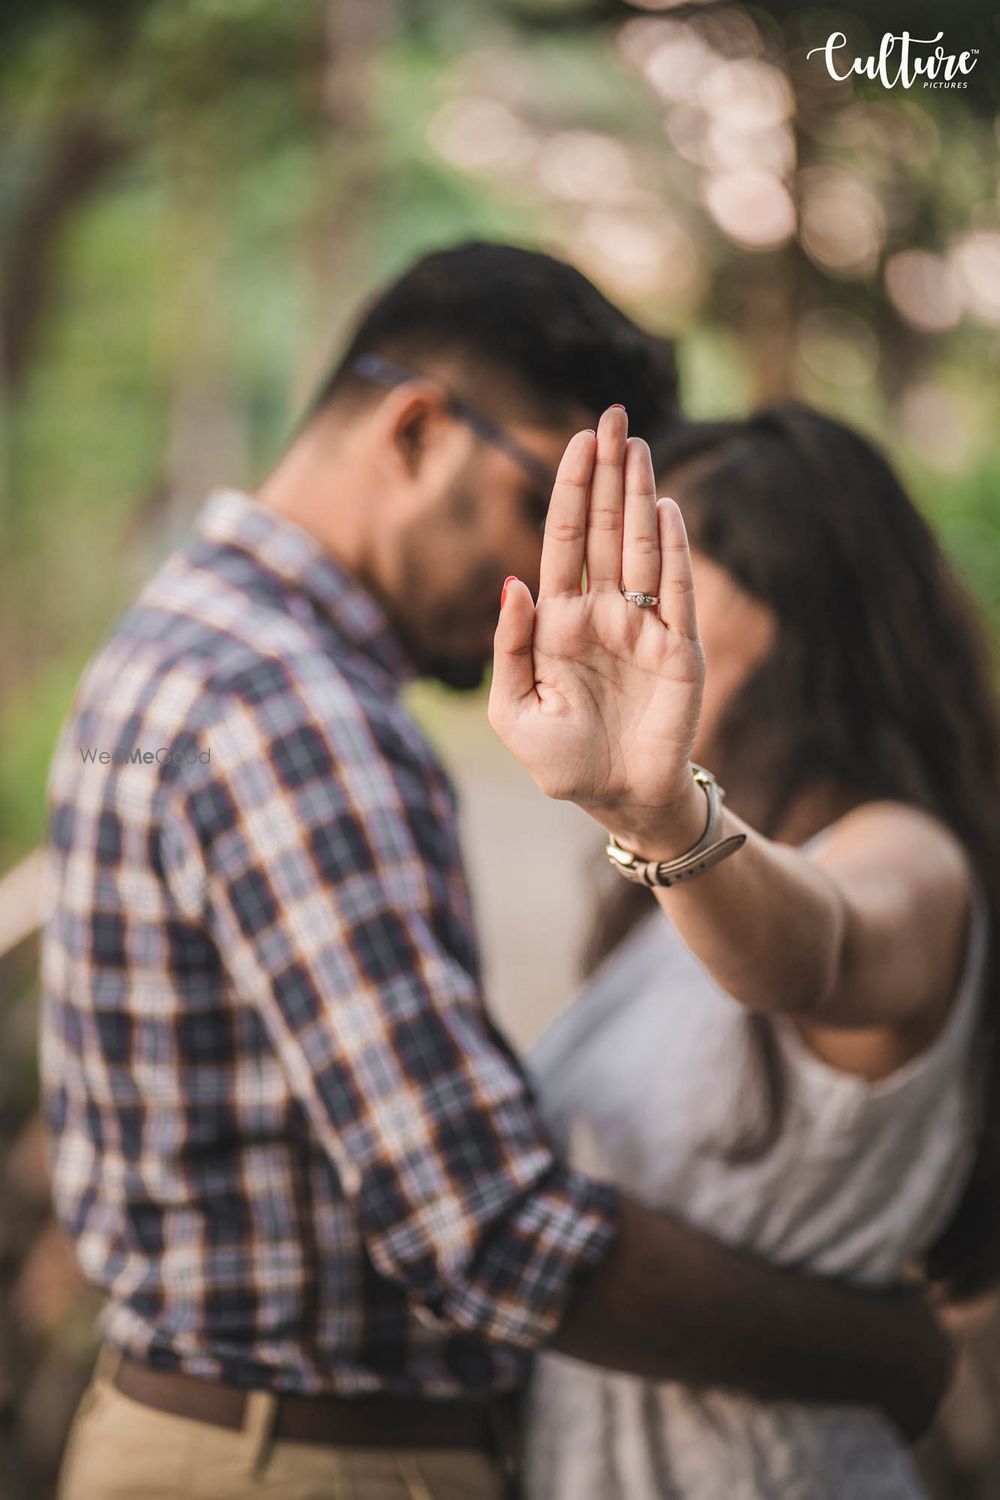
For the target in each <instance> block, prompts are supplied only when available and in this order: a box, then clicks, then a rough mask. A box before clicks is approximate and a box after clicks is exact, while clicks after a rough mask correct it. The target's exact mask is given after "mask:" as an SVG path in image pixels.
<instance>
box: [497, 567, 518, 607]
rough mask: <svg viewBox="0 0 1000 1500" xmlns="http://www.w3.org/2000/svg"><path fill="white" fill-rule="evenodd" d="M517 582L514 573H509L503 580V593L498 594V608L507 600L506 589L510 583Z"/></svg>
mask: <svg viewBox="0 0 1000 1500" xmlns="http://www.w3.org/2000/svg"><path fill="white" fill-rule="evenodd" d="M516 582H517V575H516V573H509V574H508V575H507V577H506V578H505V579H504V581H503V593H502V594H501V595H500V608H501V609H503V607H504V605H505V604H506V602H507V589H508V588H509V586H510V585H511V584H512V583H516Z"/></svg>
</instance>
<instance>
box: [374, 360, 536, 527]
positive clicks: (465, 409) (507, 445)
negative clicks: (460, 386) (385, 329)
mask: <svg viewBox="0 0 1000 1500" xmlns="http://www.w3.org/2000/svg"><path fill="white" fill-rule="evenodd" d="M353 368H354V371H355V373H356V374H358V375H360V376H361V377H362V379H364V380H373V381H374V382H375V383H376V384H377V385H382V386H385V388H386V389H387V390H390V391H391V390H395V388H396V386H399V385H405V384H406V382H407V381H408V380H418V379H420V378H421V377H420V376H419V375H417V373H416V372H415V371H414V370H406V369H404V368H403V366H402V365H397V364H395V363H394V362H393V361H392V360H391V359H383V358H382V356H381V354H361V355H359V356H358V358H357V359H356V360H355V361H354V366H353ZM445 397H446V404H447V408H448V411H449V412H450V413H451V415H452V416H453V417H454V418H455V419H456V420H457V421H459V422H462V423H464V425H465V426H466V427H468V428H469V430H470V431H471V432H474V433H475V434H476V437H477V438H479V439H480V441H481V442H484V443H488V444H489V446H490V447H491V448H496V449H497V451H498V452H500V453H505V454H506V455H507V457H508V458H512V459H513V460H514V462H515V463H516V464H517V465H518V466H519V467H520V468H521V469H522V470H523V471H524V473H525V474H527V475H528V477H529V478H530V479H532V480H533V481H534V483H535V484H537V485H539V486H540V487H541V489H542V490H543V492H544V494H545V496H546V498H547V497H548V494H549V491H550V490H551V489H552V483H553V480H554V479H555V475H554V473H553V471H552V470H551V469H550V468H549V466H548V464H547V463H546V462H545V461H544V459H541V458H539V457H538V454H537V453H532V452H531V449H530V448H526V447H525V446H524V444H523V443H519V442H518V440H517V438H516V437H514V435H513V433H510V432H508V431H507V429H506V428H505V427H501V426H500V423H499V422H494V421H493V419H492V417H488V416H487V415H486V413H485V412H483V411H480V410H479V407H478V406H473V404H472V402H471V401H466V400H465V399H464V397H462V396H456V395H455V393H454V392H453V391H447V390H446V391H445Z"/></svg>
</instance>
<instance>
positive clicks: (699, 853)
mask: <svg viewBox="0 0 1000 1500" xmlns="http://www.w3.org/2000/svg"><path fill="white" fill-rule="evenodd" d="M691 774H692V776H693V777H694V779H695V781H696V782H697V783H698V785H699V786H700V787H701V788H702V790H703V791H704V793H705V798H706V800H707V802H708V821H707V822H706V824H705V831H704V833H703V834H702V836H701V838H700V839H699V840H698V842H697V843H696V844H695V845H693V847H692V848H690V849H689V850H688V851H687V853H686V854H681V855H678V857H677V858H676V859H663V860H654V859H643V858H642V856H641V855H639V854H634V853H633V852H632V851H631V850H630V849H624V848H623V847H622V845H621V844H619V842H618V840H617V839H616V838H615V837H614V835H613V834H612V835H610V836H609V838H608V842H607V844H606V845H605V850H604V852H605V854H606V855H607V856H608V859H609V860H610V861H611V863H612V864H613V865H614V867H615V869H616V870H617V871H618V873H619V875H623V876H624V877H625V879H626V880H631V881H632V882H633V884H635V885H648V886H660V887H664V886H671V885H680V883H681V882H682V881H684V880H691V879H692V878H693V877H694V876H695V875H700V874H701V873H702V872H703V871H704V870H710V869H711V868H712V866H713V865H717V864H718V863H719V861H720V860H722V859H725V858H726V857H727V855H730V854H735V853H736V851H737V849H741V848H742V847H743V845H744V844H745V843H746V841H747V836H746V834H745V833H732V834H730V835H729V836H728V837H727V838H724V839H723V838H720V837H719V834H720V831H721V828H722V799H723V798H724V797H725V795H726V794H725V792H724V791H723V789H722V787H721V786H720V785H719V783H718V782H717V781H716V779H715V777H714V776H713V775H712V773H711V771H706V770H705V767H704V766H696V765H695V764H694V762H693V761H692V763H691Z"/></svg>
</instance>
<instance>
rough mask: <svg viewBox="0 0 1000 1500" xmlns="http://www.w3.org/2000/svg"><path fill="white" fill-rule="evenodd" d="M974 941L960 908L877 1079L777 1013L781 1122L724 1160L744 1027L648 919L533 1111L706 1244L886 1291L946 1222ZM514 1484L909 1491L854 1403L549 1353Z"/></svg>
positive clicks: (960, 1118)
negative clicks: (924, 1022)
mask: <svg viewBox="0 0 1000 1500" xmlns="http://www.w3.org/2000/svg"><path fill="white" fill-rule="evenodd" d="M815 843H816V840H811V841H810V844H811V845H812V846H815ZM987 928H988V922H987V913H986V909H985V905H984V901H983V898H982V896H981V894H980V893H978V892H977V893H976V894H975V896H974V899H973V908H972V919H971V922H970V926H969V933H968V938H967V954H966V961H965V965H964V970H963V974H962V978H961V981H960V985H959V989H958V992H957V994H956V997H955V1000H954V1002H953V1005H952V1007H951V1009H950V1011H949V1013H948V1017H947V1019H946V1021H945V1024H944V1027H943V1029H942V1030H941V1031H940V1032H939V1034H938V1036H937V1038H936V1039H935V1040H934V1042H933V1043H932V1044H931V1046H930V1047H929V1048H928V1049H927V1050H926V1051H924V1052H923V1053H922V1054H921V1055H920V1056H918V1057H917V1058H915V1059H914V1060H912V1061H911V1062H909V1063H907V1064H906V1065H904V1066H903V1067H901V1068H899V1069H898V1070H897V1071H896V1072H894V1073H893V1074H891V1075H890V1076H889V1077H887V1078H884V1079H881V1080H879V1081H877V1082H867V1081H866V1080H864V1079H862V1078H858V1077H855V1076H853V1075H851V1074H848V1073H844V1072H841V1071H840V1070H838V1069H836V1068H833V1067H831V1066H829V1065H828V1064H826V1063H824V1062H822V1061H821V1060H820V1059H819V1058H818V1057H817V1056H816V1055H815V1054H814V1053H813V1052H811V1051H810V1050H809V1049H808V1048H807V1047H806V1045H805V1043H804V1042H803V1041H802V1040H801V1038H800V1036H799V1034H798V1032H797V1031H796V1030H795V1028H794V1026H793V1025H792V1023H791V1022H790V1021H788V1020H787V1019H786V1018H780V1017H779V1018H775V1019H774V1026H775V1031H776V1034H777V1037H778V1040H779V1045H780V1048H781V1052H782V1055H783V1059H784V1070H785V1074H786V1079H787V1090H786V1092H787V1097H786V1102H785V1114H784V1122H783V1128H782V1131H781V1134H780V1137H779V1139H778V1140H777V1142H776V1144H775V1145H774V1146H773V1147H772V1148H771V1149H770V1150H768V1151H767V1152H766V1153H765V1154H764V1155H763V1156H762V1158H761V1159H760V1160H758V1161H754V1162H751V1163H749V1164H747V1165H744V1166H739V1165H733V1164H731V1163H730V1162H729V1161H727V1159H726V1153H727V1151H728V1148H729V1147H730V1146H731V1145H732V1144H733V1143H734V1142H735V1141H738V1140H739V1139H741V1136H742V1134H743V1132H744V1131H746V1130H747V1129H748V1128H752V1126H753V1123H754V1121H755V1119H757V1118H758V1116H756V1115H755V1114H754V1109H755V1106H757V1107H759V1094H760V1087H759V1085H758V1083H757V1077H756V1072H755V1067H754V1060H753V1059H752V1057H751V1053H750V1050H749V1038H748V1031H749V1028H748V1025H747V1018H746V1012H745V1011H744V1010H743V1009H742V1007H740V1006H739V1005H738V1004H737V1003H736V1002H735V1001H734V1000H732V999H731V998H730V996H728V995H727V994H725V992H724V991H722V990H720V989H719V987H718V986H717V985H716V984H715V983H714V981H713V980H712V979H711V978H710V976H709V975H708V973H707V972H706V970H705V969H704V968H703V966H702V965H701V964H700V963H699V961H698V960H697V959H696V958H695V957H694V956H693V955H692V954H691V952H690V951H689V950H688V949H687V948H686V947H685V945H684V943H683V941H682V940H681V938H680V936H679V935H678V933H677V932H676V930H675V929H674V928H673V927H672V925H671V923H670V921H669V920H668V918H667V917H666V916H665V915H664V913H663V912H662V911H661V910H660V909H659V908H656V909H655V910H652V911H651V912H650V915H649V916H648V917H647V918H646V919H644V920H643V921H642V923H641V924H640V925H639V926H638V927H637V928H635V929H634V930H633V932H632V933H631V934H630V935H629V936H628V937H627V938H626V939H625V941H624V942H623V943H622V944H621V946H620V947H619V948H618V949H617V950H616V951H615V952H614V953H612V954H611V955H610V956H609V958H608V959H607V960H606V961H605V962H604V964H603V965H602V966H601V967H600V968H599V969H598V970H597V971H596V973H595V974H594V975H593V976H592V978H591V980H590V982H589V983H588V984H587V985H586V987H585V988H584V989H583V991H582V992H581V994H580V996H579V998H578V999H577V1000H576V1001H575V1002H574V1003H573V1004H572V1006H571V1007H570V1008H569V1009H567V1010H566V1011H564V1012H563V1013H562V1014H561V1015H560V1016H559V1017H558V1018H557V1019H556V1021H555V1022H554V1023H553V1024H552V1026H551V1027H550V1028H549V1029H548V1030H547V1032H546V1033H545V1034H544V1036H543V1037H542V1038H541V1040H540V1041H539V1043H538V1044H537V1045H536V1047H535V1049H534V1051H533V1053H532V1054H531V1055H530V1057H529V1066H530V1068H531V1070H532V1072H533V1074H534V1076H535V1079H536V1082H537V1085H538V1089H539V1094H540V1100H541V1105H542V1109H543V1111H544V1112H545V1114H546V1116H547V1118H548V1120H549V1123H550V1125H551V1127H552V1129H553V1131H554V1133H555V1135H556V1137H557V1138H558V1139H559V1140H561V1142H562V1144H563V1146H564V1149H567V1150H568V1151H569V1154H570V1156H571V1157H572V1159H573V1160H574V1161H575V1162H576V1163H577V1164H578V1165H580V1166H584V1167H586V1168H587V1169H588V1170H590V1171H594V1172H596V1173H598V1174H601V1175H604V1176H605V1177H608V1178H610V1179H611V1180H612V1181H614V1182H617V1183H618V1184H620V1185H621V1186H622V1187H624V1188H626V1189H627V1190H629V1191H630V1192H631V1193H632V1195H633V1196H636V1197H638V1198H640V1199H642V1200H644V1201H645V1202H647V1203H649V1204H650V1205H653V1206H656V1207H660V1208H667V1209H670V1210H672V1211H673V1212H674V1213H676V1214H677V1215H678V1216H679V1217H680V1218H683V1219H685V1220H687V1221H689V1222H691V1223H693V1224H695V1225H697V1226H698V1227H699V1228H701V1229H704V1230H707V1231H708V1232H710V1233H711V1234H712V1235H714V1236H715V1237H716V1238H718V1239H720V1240H723V1241H725V1242H728V1243H730V1244H733V1245H740V1246H745V1247H747V1248H749V1249H751V1250H753V1251H755V1252H757V1253H758V1254H760V1255H762V1256H764V1257H766V1258H767V1259H768V1260H770V1261H772V1262H774V1263H775V1264H778V1265H788V1266H799V1267H803V1268H809V1269H810V1270H814V1271H817V1272H821V1273H823V1274H826V1275H831V1276H838V1277H845V1278H849V1279H850V1280H851V1281H854V1282H856V1283H858V1284H861V1285H865V1286H872V1287H874V1286H879V1285H883V1284H886V1283H889V1282H892V1281H895V1280H896V1279H897V1278H898V1276H899V1273H900V1271H901V1270H902V1269H903V1267H904V1266H905V1265H906V1264H907V1262H909V1261H911V1260H913V1259H914V1258H915V1257H916V1256H918V1255H920V1254H921V1252H923V1251H924V1250H925V1249H926V1248H927V1247H928V1246H929V1245H930V1244H931V1243H932V1242H933V1240H934V1239H935V1238H936V1236H937V1234H938V1233H939V1231H940V1230H941V1229H942V1228H943V1227H944V1225H945V1224H946V1222H947V1221H948V1219H949V1217H950V1215H951V1213H952V1211H953V1209H954V1207H955V1205H956V1203H957V1201H958V1198H959V1196H960V1193H961V1191H962V1188H963V1186H964V1183H965V1180H966V1176H967V1173H968V1169H969V1166H970V1164H971V1159H972V1152H973V1146H974V1133H973V1125H972V1100H971V1082H970V1073H971V1069H970V1067H969V1060H970V1049H971V1046H972V1042H973V1036H974V1029H975V1023H976V1019H977V1013H978V1002H979V997H980V994H981V991H982V980H983V973H984V967H985V958H986V947H987ZM664 1270H665V1272H667V1271H668V1270H669V1268H666V1267H665V1268H664ZM527 1478H528V1491H527V1493H528V1497H529V1500H624V1497H628V1500H674V1497H678V1500H722V1497H725V1500H916V1497H923V1496H924V1490H923V1489H922V1487H921V1485H920V1484H919V1482H918V1480H917V1478H916V1476H915V1474H914V1472H913V1470H912V1468H911V1466H910V1463H909V1460H908V1458H907V1457H906V1453H905V1450H904V1449H903V1447H902V1444H901V1443H900V1441H899V1439H898V1438H897V1436H896V1434H895V1432H894V1430H893V1429H892V1427H891V1426H890V1424H889V1423H888V1421H887V1420H886V1419H884V1418H882V1417H881V1416H880V1415H879V1414H877V1413H875V1412H873V1411H870V1410H868V1409H866V1408H861V1407H855V1406H851V1407H836V1408H833V1407H815V1406H806V1405H799V1404H796V1403H791V1402H769V1403H758V1402H752V1401H750V1400H748V1399H746V1398H743V1397H739V1396H734V1395H730V1394H728V1393H723V1392H719V1391H708V1392H702V1393H696V1392H693V1391H689V1390H687V1389H686V1388H685V1387H683V1386H680V1385H677V1384H673V1383H666V1384H654V1383H651V1382H647V1381H642V1380H638V1379H635V1378H632V1377H629V1376H620V1375H609V1374H604V1373H602V1372H600V1371H597V1370H594V1369H593V1368H591V1367H588V1366H585V1365H583V1364H580V1363H578V1362H577V1361H575V1360H570V1359H567V1358H564V1357H562V1356H557V1355H544V1356H543V1357H542V1358H541V1359H540V1360H539V1362H538V1369H537V1372H536V1378H535V1383H534V1387H533V1392H532V1400H531V1402H530V1409H529V1421H528V1441H527Z"/></svg>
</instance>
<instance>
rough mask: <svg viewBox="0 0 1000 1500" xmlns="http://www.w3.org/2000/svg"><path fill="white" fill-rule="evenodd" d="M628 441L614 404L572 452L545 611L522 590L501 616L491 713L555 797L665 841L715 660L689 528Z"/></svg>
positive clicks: (644, 454) (545, 560)
mask: <svg viewBox="0 0 1000 1500" xmlns="http://www.w3.org/2000/svg"><path fill="white" fill-rule="evenodd" d="M627 434H628V423H627V418H626V414H625V412H624V410H623V409H622V408H621V407H611V408H610V409H609V410H608V411H606V412H605V413H604V415H603V416H602V418H601V421H600V424H599V426H598V430H597V433H596V435H595V434H594V433H593V432H578V433H577V434H576V435H575V436H574V437H573V438H572V439H571V440H570V442H569V444H568V446H567V448H566V451H565V453H564V454H563V458H562V462H561V463H560V465H559V471H558V473H557V475H556V481H555V486H554V489H553V492H552V500H551V503H550V506H549V512H548V518H547V521H546V526H545V540H544V544H543V548H542V563H541V582H540V587H539V592H538V602H537V604H533V603H532V599H531V594H530V592H529V590H528V588H527V587H526V585H525V584H523V583H521V582H520V581H518V580H513V581H511V582H510V583H509V584H508V587H507V591H506V598H505V602H504V604H503V607H502V609H501V611H500V620H499V624H498V626H497V631H496V636H495V639H494V668H493V686H492V689H491V692H490V705H489V716H490V722H491V724H492V725H493V727H494V729H495V730H496V731H497V733H498V734H499V736H500V738H501V739H502V740H503V741H504V743H505V744H506V745H507V746H508V748H509V749H510V750H512V751H513V753H514V754H515V755H516V756H517V758H518V760H519V761H520V762H521V764H522V765H523V766H524V767H525V769H526V770H527V771H529V772H530V774H531V775H532V777H533V778H534V780H535V781H536V782H537V783H538V785H539V786H540V787H541V788H542V790H543V791H544V792H546V793H547V794H548V795H549V796H550V797H559V798H565V799H569V800H572V801H574V802H577V803H579V804H580V806H581V807H583V808H585V809H586V811H587V812H589V813H591V814H592V815H593V816H594V817H595V818H596V819H597V820H598V821H599V822H600V823H602V824H603V826H604V827H605V828H608V829H610V830H611V831H612V832H618V833H619V834H621V833H625V834H628V835H635V836H638V837H640V838H641V837H643V836H644V835H646V834H648V835H649V837H651V838H656V837H657V836H658V835H660V834H661V833H662V832H663V830H664V828H665V826H666V823H667V820H668V819H669V812H670V809H671V808H672V807H680V806H681V805H682V804H686V805H688V806H690V800H689V799H690V793H691V774H690V769H689V765H690V755H691V747H692V744H693V742H694V736H695V731H696V729H697V726H698V716H699V712H700V709H701V694H702V684H703V680H704V657H703V653H702V648H701V642H700V641H699V639H698V626H697V620H696V616H695V600H694V586H693V582H692V576H691V555H690V551H689V548H688V541H687V534H686V532H685V529H684V521H683V518H682V516H681V513H680V510H679V508H678V507H677V505H676V504H675V503H674V501H672V500H666V499H663V500H659V501H658V500H657V499H656V491H655V484H654V477H653V467H652V462H651V459H650V453H649V448H648V447H647V445H646V444H645V443H644V442H643V441H642V439H641V438H629V437H628V435H627ZM584 566H586V586H585V589H584V587H583V586H582V580H583V571H584ZM623 588H624V589H626V590H629V591H635V592H639V593H644V594H649V595H654V596H658V597H659V604H658V605H657V606H654V607H651V608H642V607H640V606H639V605H637V604H634V603H630V602H629V601H628V600H626V599H625V598H624V597H623V594H622V589H623ZM695 800H696V802H697V800H698V799H697V798H696V799H695ZM703 806H704V804H703V802H702V803H701V808H702V809H703ZM696 836H697V835H696Z"/></svg>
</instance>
